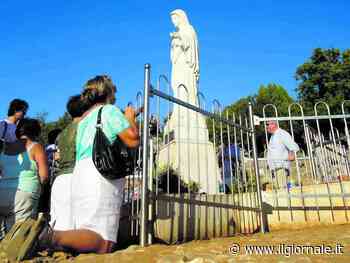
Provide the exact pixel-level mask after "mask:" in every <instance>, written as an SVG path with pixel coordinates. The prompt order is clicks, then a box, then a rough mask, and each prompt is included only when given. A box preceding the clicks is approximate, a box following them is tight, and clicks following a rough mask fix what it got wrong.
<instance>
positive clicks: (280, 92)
mask: <svg viewBox="0 0 350 263" xmlns="http://www.w3.org/2000/svg"><path fill="white" fill-rule="evenodd" d="M249 102H251V103H252V106H253V113H254V114H255V115H257V116H259V117H263V108H264V106H265V105H267V104H273V105H275V106H276V107H277V111H278V116H287V115H288V107H289V105H290V104H291V103H293V102H294V100H293V98H292V97H291V96H289V94H288V92H287V91H286V89H285V88H283V86H281V85H278V84H274V83H270V84H267V85H261V86H260V88H259V90H258V92H257V93H256V94H253V95H251V96H247V97H243V98H241V99H239V100H238V101H236V102H235V103H233V104H231V105H229V106H227V107H225V109H224V110H223V114H222V116H224V117H226V116H228V118H229V119H231V120H232V118H233V115H234V116H235V117H236V123H238V121H239V116H241V119H242V126H243V127H247V126H246V123H248V127H249V114H248V112H249V108H248V107H249ZM265 114H266V117H272V116H275V112H274V110H273V108H272V107H267V108H266V109H265ZM246 120H247V121H246ZM207 125H208V129H209V135H210V138H211V140H213V134H214V132H213V122H212V120H209V121H207ZM287 125H288V123H287V122H285V123H281V126H282V127H283V128H286V126H287ZM220 128H221V127H220V123H218V122H215V139H216V141H217V142H220V139H221V138H220ZM230 129H231V128H230ZM223 134H224V135H223V137H224V138H227V134H228V132H227V125H223ZM230 135H231V138H232V136H233V131H232V129H231V130H230ZM238 137H239V136H238ZM256 138H257V146H258V151H259V153H261V154H262V153H263V152H264V145H265V142H264V141H265V130H264V126H263V124H261V125H260V126H258V127H256ZM238 139H239V141H238V143H240V144H242V142H240V138H238ZM244 140H246V138H244ZM231 141H232V140H231ZM244 143H246V142H244ZM217 144H218V143H217Z"/></svg>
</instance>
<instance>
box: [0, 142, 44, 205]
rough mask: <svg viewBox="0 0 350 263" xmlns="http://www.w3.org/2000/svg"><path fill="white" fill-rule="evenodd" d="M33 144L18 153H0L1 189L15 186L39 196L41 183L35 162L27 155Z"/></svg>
mask: <svg viewBox="0 0 350 263" xmlns="http://www.w3.org/2000/svg"><path fill="white" fill-rule="evenodd" d="M35 144H36V143H33V144H32V145H31V146H30V147H29V148H28V149H27V151H25V152H22V153H20V154H16V155H6V154H4V153H2V154H0V169H1V179H0V188H1V189H4V188H5V189H8V188H16V189H19V190H22V191H24V192H29V193H33V194H34V195H35V197H37V198H39V197H40V191H41V184H40V180H39V175H38V168H37V164H36V162H35V161H34V160H31V159H30V157H29V153H30V150H31V148H32V147H33V146H34V145H35Z"/></svg>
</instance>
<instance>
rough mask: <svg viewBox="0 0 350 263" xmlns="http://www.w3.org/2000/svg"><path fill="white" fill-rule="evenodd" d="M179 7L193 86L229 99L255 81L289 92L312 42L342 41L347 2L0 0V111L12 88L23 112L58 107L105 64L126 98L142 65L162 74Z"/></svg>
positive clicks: (347, 34) (253, 87)
mask: <svg viewBox="0 0 350 263" xmlns="http://www.w3.org/2000/svg"><path fill="white" fill-rule="evenodd" d="M176 8H181V9H183V10H185V11H186V12H187V15H188V17H189V20H190V22H191V24H192V25H193V26H194V28H195V29H196V31H197V34H198V39H199V46H200V71H201V77H200V90H201V91H202V92H203V93H204V94H205V96H206V98H207V101H211V100H213V99H218V100H219V101H221V103H222V104H223V105H228V104H231V103H232V102H234V101H236V100H237V99H239V98H241V97H242V96H247V95H250V94H253V93H255V92H256V91H257V89H258V88H259V85H261V84H268V83H270V82H274V83H278V84H281V85H283V86H284V87H285V88H286V89H287V90H288V92H289V93H290V94H291V95H293V96H295V92H294V89H295V87H296V85H297V83H296V81H295V80H294V73H295V70H296V68H297V66H298V65H300V64H302V63H303V62H304V61H305V60H306V59H307V58H308V57H310V55H311V53H312V50H313V49H314V48H316V47H321V48H332V47H334V48H340V49H342V50H344V49H346V48H350V30H349V26H350V16H349V10H350V2H349V1H347V0H344V1H340V0H333V1H314V0H308V1H305V0H304V1H300V0H294V1H271V0H265V1H249V0H247V1H229V0H227V1H165V0H157V1H117V0H111V1H103V0H101V1H87V0H86V1H41V0H40V1H8V0H2V1H1V5H0V12H1V22H0V28H1V38H0V50H1V53H0V54H1V55H0V58H1V60H0V85H1V96H0V111H1V113H2V115H3V116H5V115H6V112H7V106H8V102H9V101H10V100H11V99H13V98H15V97H20V98H23V99H26V100H27V101H28V102H29V103H30V110H29V115H31V116H35V115H36V114H37V113H38V112H43V111H47V112H48V113H49V115H48V119H49V120H55V119H56V118H58V117H59V116H61V115H63V113H64V111H65V104H66V101H67V98H68V97H69V96H70V95H74V94H77V93H79V92H80V90H81V87H82V86H83V84H84V83H85V82H86V80H87V79H89V78H90V77H93V76H95V75H96V74H101V73H107V74H109V75H111V76H112V78H113V80H114V81H115V83H116V84H117V88H118V93H117V104H118V105H119V106H121V107H124V106H125V105H126V104H127V102H128V101H131V100H133V101H135V96H136V93H137V91H139V90H142V87H143V66H144V64H145V63H147V62H149V63H151V65H152V82H153V83H155V82H156V79H157V76H158V75H160V74H166V75H168V76H169V77H170V75H169V74H170V70H171V68H170V66H171V65H170V59H169V44H170V43H169V42H170V39H169V32H171V31H173V30H174V28H173V25H172V23H171V21H170V17H169V13H170V12H171V11H172V10H174V9H176Z"/></svg>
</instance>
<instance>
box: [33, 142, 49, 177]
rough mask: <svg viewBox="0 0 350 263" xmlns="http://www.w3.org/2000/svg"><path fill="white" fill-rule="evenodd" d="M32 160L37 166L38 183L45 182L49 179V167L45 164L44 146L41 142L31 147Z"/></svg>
mask: <svg viewBox="0 0 350 263" xmlns="http://www.w3.org/2000/svg"><path fill="white" fill-rule="evenodd" d="M32 153H33V160H34V161H35V162H36V164H37V167H38V173H39V178H40V183H41V184H45V183H46V182H47V180H48V179H49V169H48V165H47V156H46V153H45V150H44V147H43V146H42V145H41V144H35V145H34V146H33V149H32Z"/></svg>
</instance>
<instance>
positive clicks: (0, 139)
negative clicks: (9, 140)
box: [0, 121, 7, 153]
mask: <svg viewBox="0 0 350 263" xmlns="http://www.w3.org/2000/svg"><path fill="white" fill-rule="evenodd" d="M3 124H4V130H3V132H2V136H1V137H0V153H2V152H3V151H4V148H5V135H6V132H7V122H6V121H3Z"/></svg>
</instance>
